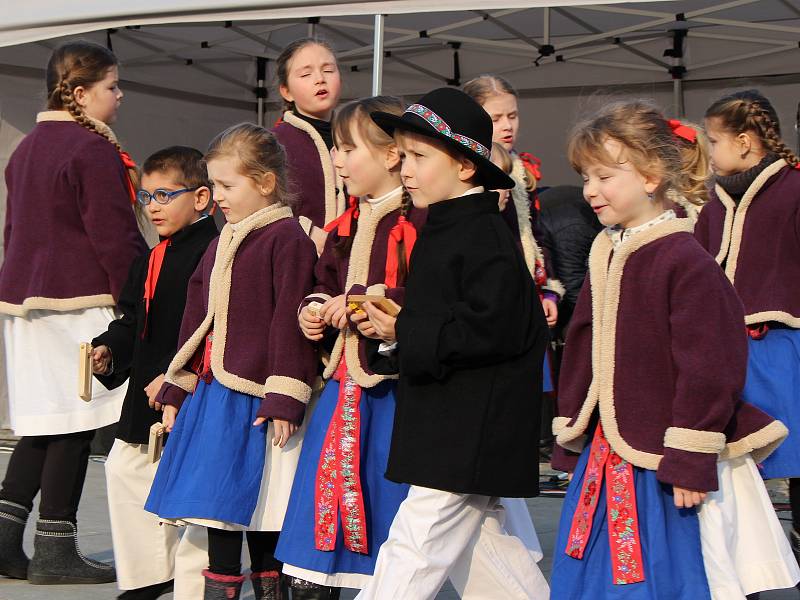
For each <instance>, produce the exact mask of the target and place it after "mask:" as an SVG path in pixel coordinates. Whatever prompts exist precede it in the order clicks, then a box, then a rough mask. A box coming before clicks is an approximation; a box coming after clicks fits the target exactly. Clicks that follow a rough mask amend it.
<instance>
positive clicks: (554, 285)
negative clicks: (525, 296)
mask: <svg viewBox="0 0 800 600" xmlns="http://www.w3.org/2000/svg"><path fill="white" fill-rule="evenodd" d="M542 289H543V290H544V291H546V292H550V293H552V294H555V295H556V296H557V300H556V302H558V301H560V300H561V298H563V297H564V296H566V294H567V289H566V288H565V287H564V284H563V283H561V281H559V280H558V279H548V280H547V281H546V282H545V284H544V285H543V286H542Z"/></svg>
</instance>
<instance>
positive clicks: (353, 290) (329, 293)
mask: <svg viewBox="0 0 800 600" xmlns="http://www.w3.org/2000/svg"><path fill="white" fill-rule="evenodd" d="M401 202H402V190H398V191H397V194H395V195H393V196H392V197H390V198H387V199H385V200H384V201H383V202H381V203H380V204H378V205H372V204H369V203H368V202H366V201H363V200H362V201H361V204H360V209H359V210H360V216H359V218H358V229H357V230H356V233H355V238H354V240H353V245H352V247H351V250H350V254H349V256H341V255H340V253H339V252H337V251H336V249H335V245H336V244H338V243H339V241H340V240H341V239H342V238H340V237H339V236H338V235H337V233H336V230H334V231H332V232H331V234H330V235H329V236H328V239H327V241H326V243H325V250H324V251H323V253H322V255H321V256H320V258H319V261H317V266H316V268H315V269H314V276H315V279H316V285H315V286H314V291H313V293H311V294H310V295H309V296H308V297H307V298H306V300H305V302H304V304H308V303H310V302H314V301H316V302H320V303H324V302H325V301H326V300H328V299H330V298H334V297H336V296H339V295H341V294H345V293H346V294H367V293H368V294H375V295H379V296H386V297H387V298H391V299H392V300H394V301H395V302H397V303H398V304H400V305H402V304H403V296H404V292H405V288H404V287H394V288H389V289H387V288H386V285H385V284H384V282H385V280H386V254H387V250H388V247H389V234H390V232H391V230H392V227H394V226H395V225H396V224H397V219H398V217H399V216H400V204H401ZM426 217H427V211H425V210H420V209H418V208H414V207H411V208H410V209H409V211H408V215H407V218H408V220H409V221H410V222H411V223H412V224H413V225H414V227H415V228H416V229H417V231H419V230H420V229H422V226H423V225H424V223H425V218H426ZM391 243H395V242H391ZM402 283H403V282H400V284H402ZM366 345H367V340H366V339H365V338H364V337H363V336H361V335H359V334H358V331H357V329H355V328H354V327H351V328H350V329H346V330H344V331H342V332H340V333H339V336H338V338H337V340H336V345H335V346H334V348H333V352H332V353H331V358H330V361H329V362H328V366H327V368H326V369H325V373H324V376H325V378H330V377H332V376H333V374H334V373H335V372H336V368H337V367H338V366H339V362H340V361H341V359H342V355H343V354H344V356H345V357H346V359H347V367H348V371H349V372H350V376H351V377H353V379H354V380H355V381H356V383H358V384H359V385H360V386H362V387H373V386H375V385H377V384H378V383H379V382H381V381H383V380H384V379H387V377H386V376H383V375H378V374H375V373H373V372H372V370H371V369H370V368H369V366H368V364H367V350H366Z"/></svg>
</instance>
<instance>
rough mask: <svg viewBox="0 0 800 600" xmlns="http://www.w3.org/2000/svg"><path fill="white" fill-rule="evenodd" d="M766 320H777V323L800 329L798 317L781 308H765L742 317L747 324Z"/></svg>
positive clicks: (799, 318)
mask: <svg viewBox="0 0 800 600" xmlns="http://www.w3.org/2000/svg"><path fill="white" fill-rule="evenodd" d="M767 321H777V322H778V323H783V324H784V325H788V326H789V327H791V328H793V329H800V317H795V316H794V315H791V314H789V313H787V312H783V311H782V310H765V311H762V312H757V313H753V314H751V315H747V316H746V317H745V319H744V322H745V323H747V324H748V325H754V324H756V323H766V322H767Z"/></svg>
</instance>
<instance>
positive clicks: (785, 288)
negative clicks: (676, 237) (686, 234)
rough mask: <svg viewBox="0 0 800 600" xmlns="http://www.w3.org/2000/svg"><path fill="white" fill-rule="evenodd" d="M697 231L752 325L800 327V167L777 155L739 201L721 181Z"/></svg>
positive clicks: (705, 209)
mask: <svg viewBox="0 0 800 600" xmlns="http://www.w3.org/2000/svg"><path fill="white" fill-rule="evenodd" d="M695 237H696V238H697V240H698V241H699V242H700V244H702V246H703V247H704V248H705V249H706V250H708V251H709V252H710V253H711V255H712V256H714V257H716V261H717V262H718V263H719V264H721V265H723V266H724V269H725V274H726V275H727V276H728V279H730V280H731V282H733V285H734V287H735V288H736V292H737V293H738V294H739V297H740V298H741V299H742V302H743V303H744V308H745V315H746V316H745V319H746V322H747V324H748V325H750V324H754V323H764V322H767V321H777V322H779V323H783V324H785V325H788V326H789V327H793V328H800V287H799V285H800V284H798V282H800V171H798V170H797V169H792V168H790V167H789V166H788V165H787V164H786V162H785V161H784V160H783V159H780V160H777V161H775V162H774V163H772V164H771V165H769V166H768V167H767V168H766V169H764V170H763V171H762V172H761V174H760V175H759V176H758V177H756V179H755V181H754V182H753V183H752V184H751V185H750V187H749V189H748V190H747V192H745V194H744V196H742V199H741V200H740V201H739V204H738V205H737V204H736V202H734V200H733V199H732V198H731V197H730V196H729V195H728V193H727V192H726V191H725V190H724V189H722V187H720V186H719V185H717V186H716V188H715V189H714V190H713V191H712V193H711V201H710V202H709V203H708V204H707V205H706V206H705V207H704V208H703V210H702V212H701V213H700V218H699V220H698V222H697V227H696V228H695Z"/></svg>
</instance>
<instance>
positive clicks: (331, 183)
mask: <svg viewBox="0 0 800 600" xmlns="http://www.w3.org/2000/svg"><path fill="white" fill-rule="evenodd" d="M283 122H284V123H288V124H289V125H291V126H292V127H295V128H296V129H299V130H300V131H305V132H306V133H307V134H308V136H309V137H310V138H311V141H312V142H314V146H316V148H317V153H318V154H319V161H320V165H322V177H323V179H324V181H325V223H326V224H328V223H330V222H331V221H333V220H334V219H335V218H336V217H337V216H339V214H341V213H342V212H344V208H345V203H346V200H347V199H346V198H344V197H343V196H344V193H342V194H340V195H341V196H342V198H337V195H336V190H337V189H338V190H342V186H341V185H340V182H339V177H338V175H337V174H336V172H335V169H334V168H333V160H332V159H331V153H330V151H329V150H328V147H327V146H326V145H325V142H324V141H323V139H322V136H321V135H320V134H319V132H318V131H317V130H316V129H314V126H313V125H312V124H311V123H309V122H308V121H304V120H303V119H301V118H300V117H298V116H297V115H295V114H294V113H293V112H292V111H290V110H287V111H286V112H285V113H283ZM340 205H341V206H340Z"/></svg>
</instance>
